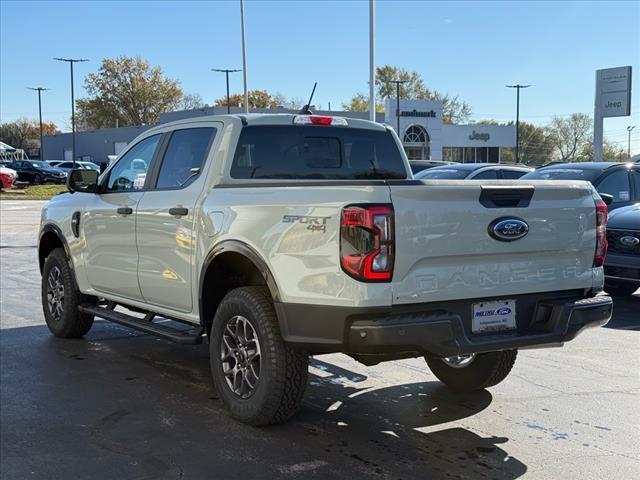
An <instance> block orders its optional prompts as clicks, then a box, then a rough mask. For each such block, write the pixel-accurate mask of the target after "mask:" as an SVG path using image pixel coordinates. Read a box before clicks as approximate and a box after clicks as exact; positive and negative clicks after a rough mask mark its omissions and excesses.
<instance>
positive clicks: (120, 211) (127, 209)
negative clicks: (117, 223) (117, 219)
mask: <svg viewBox="0 0 640 480" xmlns="http://www.w3.org/2000/svg"><path fill="white" fill-rule="evenodd" d="M116 211H117V212H118V215H131V214H132V213H133V208H131V207H120V208H118V210H116Z"/></svg>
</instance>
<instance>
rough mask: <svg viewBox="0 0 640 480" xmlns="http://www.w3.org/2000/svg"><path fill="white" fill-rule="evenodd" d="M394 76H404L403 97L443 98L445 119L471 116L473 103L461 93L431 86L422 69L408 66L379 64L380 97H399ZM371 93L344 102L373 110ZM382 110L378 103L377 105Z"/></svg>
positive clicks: (354, 107)
mask: <svg viewBox="0 0 640 480" xmlns="http://www.w3.org/2000/svg"><path fill="white" fill-rule="evenodd" d="M393 80H401V81H403V82H405V83H402V84H401V85H400V97H401V98H403V99H412V100H414V99H416V100H435V101H439V102H442V111H443V121H444V122H445V123H463V122H466V121H468V120H469V118H470V117H471V106H470V105H469V104H468V103H466V102H464V101H462V100H460V99H459V98H458V96H451V95H449V94H447V93H442V92H439V91H437V90H430V89H429V88H427V86H426V85H425V83H424V80H423V79H422V76H421V75H420V74H419V73H418V72H415V71H414V72H409V71H408V70H405V69H404V68H399V67H394V66H392V65H384V66H382V67H376V95H377V98H380V99H383V100H385V99H387V98H395V97H396V94H397V91H396V84H395V83H393ZM368 99H369V97H368V95H364V94H362V93H356V94H355V95H354V96H353V97H352V98H351V99H350V100H349V102H346V103H343V104H342V106H343V108H344V109H345V110H350V111H360V112H366V111H368V110H369V100H368ZM376 110H378V105H376Z"/></svg>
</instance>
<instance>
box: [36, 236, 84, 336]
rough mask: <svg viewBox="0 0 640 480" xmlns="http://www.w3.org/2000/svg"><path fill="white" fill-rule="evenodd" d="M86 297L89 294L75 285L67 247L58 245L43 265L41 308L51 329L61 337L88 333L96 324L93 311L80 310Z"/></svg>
mask: <svg viewBox="0 0 640 480" xmlns="http://www.w3.org/2000/svg"><path fill="white" fill-rule="evenodd" d="M85 301H87V297H86V296H85V295H82V294H81V293H80V292H79V291H78V289H77V288H76V283H75V281H74V278H73V270H71V267H70V266H69V261H68V260H67V257H66V255H65V253H64V250H63V249H62V248H56V249H55V250H53V251H52V252H51V253H50V254H49V255H48V256H47V258H46V260H45V262H44V268H43V269H42V310H43V312H44V319H45V321H46V322H47V326H48V327H49V330H50V331H51V333H53V334H54V335H55V336H56V337H61V338H79V337H82V336H83V335H84V334H86V333H87V332H88V331H89V330H90V329H91V326H92V325H93V315H87V314H86V313H80V312H79V311H78V305H80V304H81V303H84V302H85Z"/></svg>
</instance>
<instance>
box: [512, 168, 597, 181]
mask: <svg viewBox="0 0 640 480" xmlns="http://www.w3.org/2000/svg"><path fill="white" fill-rule="evenodd" d="M600 173H601V172H600V170H597V169H592V168H540V169H538V170H534V171H533V172H531V173H527V174H526V175H524V176H522V177H520V180H586V181H588V182H592V181H593V180H595V179H596V178H597V177H598V175H600Z"/></svg>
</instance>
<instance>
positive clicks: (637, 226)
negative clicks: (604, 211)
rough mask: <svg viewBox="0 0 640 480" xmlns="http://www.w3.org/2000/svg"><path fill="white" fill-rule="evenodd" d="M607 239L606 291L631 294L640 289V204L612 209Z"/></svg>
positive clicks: (616, 293)
mask: <svg viewBox="0 0 640 480" xmlns="http://www.w3.org/2000/svg"><path fill="white" fill-rule="evenodd" d="M607 241H608V242H609V251H608V253H607V259H606V260H605V263H604V275H605V290H606V291H607V292H609V293H612V294H615V295H631V294H632V293H633V292H635V291H636V290H637V289H638V288H640V203H636V204H635V205H629V206H627V207H620V208H618V209H616V210H615V211H613V212H611V214H610V215H609V221H608V223H607Z"/></svg>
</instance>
